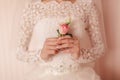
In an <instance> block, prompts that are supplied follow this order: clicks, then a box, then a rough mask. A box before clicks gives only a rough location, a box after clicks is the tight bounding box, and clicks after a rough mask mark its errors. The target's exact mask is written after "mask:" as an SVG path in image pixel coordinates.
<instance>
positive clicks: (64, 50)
mask: <svg viewBox="0 0 120 80" xmlns="http://www.w3.org/2000/svg"><path fill="white" fill-rule="evenodd" d="M72 51H73V50H72V48H66V49H63V50H61V52H63V53H72Z"/></svg>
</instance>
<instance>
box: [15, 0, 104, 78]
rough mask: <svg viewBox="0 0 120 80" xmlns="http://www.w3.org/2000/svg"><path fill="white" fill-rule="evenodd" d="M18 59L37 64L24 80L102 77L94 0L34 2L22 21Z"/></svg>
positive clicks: (43, 0) (100, 49) (100, 43)
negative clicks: (96, 65) (97, 67)
mask: <svg viewBox="0 0 120 80" xmlns="http://www.w3.org/2000/svg"><path fill="white" fill-rule="evenodd" d="M21 22H22V25H21V30H20V34H21V36H20V40H19V44H18V48H17V58H18V59H20V60H22V61H25V62H28V63H33V65H36V64H37V65H36V68H35V69H33V70H32V71H31V72H30V73H29V74H28V76H26V77H25V78H24V80H100V77H99V76H98V75H97V74H96V73H95V71H94V69H93V67H94V63H95V60H96V59H98V58H99V57H100V56H102V55H103V53H104V43H103V40H102V36H101V32H100V26H101V24H100V20H99V13H98V11H97V8H96V5H95V3H94V1H93V0H36V1H31V2H30V3H29V5H28V6H27V8H25V10H24V13H23V19H22V20H21Z"/></svg>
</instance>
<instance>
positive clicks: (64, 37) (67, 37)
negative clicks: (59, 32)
mask: <svg viewBox="0 0 120 80" xmlns="http://www.w3.org/2000/svg"><path fill="white" fill-rule="evenodd" d="M69 38H72V37H71V36H69V35H66V36H62V37H59V38H58V39H59V40H62V39H69Z"/></svg>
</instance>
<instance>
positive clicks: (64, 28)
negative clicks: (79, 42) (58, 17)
mask: <svg viewBox="0 0 120 80" xmlns="http://www.w3.org/2000/svg"><path fill="white" fill-rule="evenodd" d="M69 28H70V27H69V25H68V24H66V23H62V24H60V27H59V32H60V34H66V33H67V32H68V31H69Z"/></svg>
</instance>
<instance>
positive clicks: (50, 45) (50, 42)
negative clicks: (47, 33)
mask: <svg viewBox="0 0 120 80" xmlns="http://www.w3.org/2000/svg"><path fill="white" fill-rule="evenodd" d="M57 42H58V37H54V38H48V39H46V41H45V42H44V45H43V48H42V50H41V54H40V56H41V58H42V59H44V60H48V59H49V57H51V56H52V55H55V54H57V53H58V49H57V46H58V43H57Z"/></svg>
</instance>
